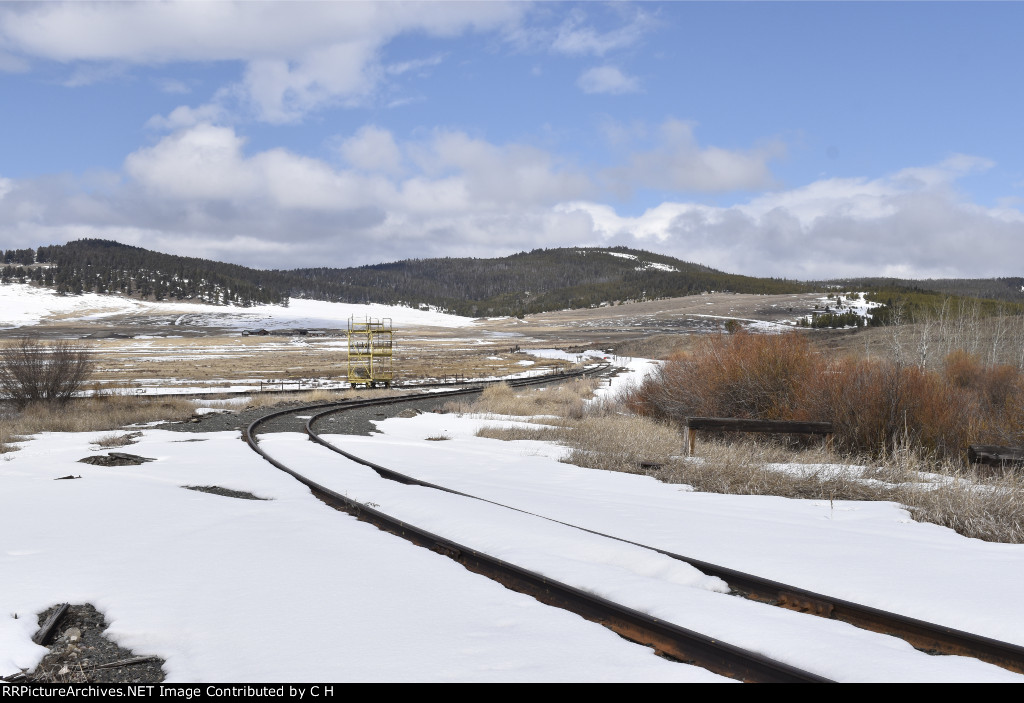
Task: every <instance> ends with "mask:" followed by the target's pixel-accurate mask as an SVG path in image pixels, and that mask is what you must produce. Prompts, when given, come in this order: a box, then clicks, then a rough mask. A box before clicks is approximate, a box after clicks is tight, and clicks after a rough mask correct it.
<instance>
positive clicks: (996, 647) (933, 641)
mask: <svg viewBox="0 0 1024 703" xmlns="http://www.w3.org/2000/svg"><path fill="white" fill-rule="evenodd" d="M474 392H475V391H474ZM346 409H347V408H335V409H331V410H327V411H325V412H322V413H319V414H317V415H314V416H313V417H311V418H309V419H308V420H307V421H306V428H305V429H306V433H307V434H308V435H309V437H310V439H312V440H313V441H314V442H317V443H318V444H320V445H322V446H324V447H326V448H328V449H330V450H331V451H334V452H337V453H338V454H340V455H342V456H344V457H346V458H347V459H349V460H351V461H354V462H356V463H358V464H362V465H363V466H366V467H368V468H370V469H372V470H373V471H375V472H376V473H377V474H378V475H379V476H381V478H385V479H388V480H391V481H396V482H398V483H402V484H405V485H411V486H420V487H423V488H432V489H434V490H439V491H444V492H446V493H451V494H454V495H458V496H461V497H465V498H471V499H473V500H479V501H482V502H485V503H490V504H492V505H496V506H499V507H502V508H506V509H509V510H514V511H516V512H519V513H523V514H526V515H530V516H532V517H537V518H541V519H543V520H547V521H550V522H553V523H557V524H559V525H563V526H566V527H570V528H573V529H576V530H580V531H583V532H587V533H590V534H593V535H597V536H600V537H605V538H608V539H612V540H616V541H618V542H623V543H626V544H630V545H633V546H637V547H641V548H644V549H649V550H651V551H653V552H657V553H659V554H662V555H664V556H667V557H670V558H672V559H675V560H678V561H681V562H684V563H686V564H689V565H691V566H693V567H695V568H696V569H698V570H700V571H701V572H703V573H705V574H707V575H709V576H717V577H718V578H721V579H722V580H723V581H725V582H726V583H727V584H729V587H730V588H731V589H732V590H733V591H734V592H735V593H736V594H738V595H742V596H744V597H747V598H750V599H752V600H757V601H761V602H764V603H769V604H771V605H777V606H779V607H783V608H787V609H790V610H795V611H798V612H802V613H809V614H811V615H817V616H819V617H823V618H826V619H831V620H839V621H841V622H845V623H848V624H851V625H854V626H856V627H859V628H861V629H864V630H870V631H872V632H878V633H881V634H886V635H891V636H894V637H898V638H900V639H902V640H904V641H906V642H908V643H909V644H910V645H911V646H913V647H915V648H916V649H919V650H922V651H925V652H928V653H938V654H947V655H957V656H968V657H973V658H975V659H980V660H981V661H985V662H988V663H990V664H994V665H996V666H1000V667H1002V668H1004V669H1008V670H1010V671H1014V672H1017V673H1024V647H1021V646H1019V645H1015V644H1011V643H1009V642H1003V641H1000V640H997V639H993V638H991V637H984V636H982V635H976V634H973V633H970V632H965V631H963V630H958V629H956V628H952V627H947V626H945V625H938V624H935V623H931V622H927V621H925V620H919V619H917V618H911V617H908V616H906V615H900V614H898V613H892V612H889V611H885V610H881V609H878V608H873V607H871V606H867V605H862V604H859V603H854V602H852V601H848V600H844V599H841V598H835V597H833V596H828V595H825V594H822V593H817V592H814V591H810V590H807V589H803V588H798V587H796V586H790V585H788V584H785V583H781V582H778V581H774V580H771V579H766V578H763V577H760V576H755V575H753V574H748V573H745V572H742V571H738V570H736V569H730V568H728V567H724V566H719V565H717V564H712V563H710V562H707V561H703V560H700V559H695V558H693V557H687V556H684V555H681V554H677V553H675V552H671V551H668V550H665V549H661V548H658V547H653V546H650V545H647V544H643V543H640V542H635V541H633V540H628V539H625V538H622V537H617V536H615V535H610V534H607V533H604V532H600V531H597V530H592V529H589V528H586V527H581V526H579V525H573V524H571V523H568V522H564V521H562V520H558V519H555V518H551V517H548V516H546V515H540V514H538V513H533V512H530V511H528V510H524V509H522V508H517V507H514V506H510V505H505V504H504V503H499V502H497V501H493V500H490V499H487V498H481V497H480V496H475V495H472V494H469V493H464V492H462V491H458V490H455V489H452V488H448V487H447V486H441V485H438V484H434V483H430V482H428V481H423V480H420V479H417V478H414V477H412V476H409V475H406V474H403V473H400V472H398V471H395V470H393V469H389V468H387V467H385V466H381V465H379V464H376V463H374V462H371V461H367V460H365V459H363V458H361V457H358V456H356V455H354V454H352V453H350V452H346V451H345V450H343V449H341V448H340V447H337V446H336V445H334V444H332V443H330V442H328V441H327V440H325V439H323V438H322V437H320V435H319V434H318V433H317V432H316V431H315V430H314V429H313V426H314V425H315V424H316V422H318V421H319V420H320V419H321V418H323V417H326V416H328V415H332V414H335V413H337V412H342V411H344V410H346Z"/></svg>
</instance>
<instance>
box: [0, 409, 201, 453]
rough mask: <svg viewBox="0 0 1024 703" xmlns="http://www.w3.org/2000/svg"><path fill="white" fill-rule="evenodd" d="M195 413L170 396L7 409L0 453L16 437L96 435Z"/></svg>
mask: <svg viewBox="0 0 1024 703" xmlns="http://www.w3.org/2000/svg"><path fill="white" fill-rule="evenodd" d="M194 411H195V404H194V403H192V402H191V401H189V400H187V399H184V398H178V397H173V396H165V397H162V398H146V397H138V396H127V395H125V396H121V395H108V396H100V397H92V398H81V399H75V400H73V401H71V402H69V403H67V404H66V405H62V406H56V405H53V404H46V403H36V404H32V405H29V406H28V407H27V408H25V409H24V410H22V411H20V412H17V413H15V412H12V411H10V410H9V409H8V410H6V412H5V414H4V415H3V416H2V418H0V452H3V451H10V450H11V448H12V447H11V446H10V445H9V442H11V441H15V439H14V438H15V437H19V436H21V437H24V436H26V435H32V434H37V433H39V432H98V431H103V430H117V429H120V428H123V427H125V426H128V425H136V424H142V423H147V422H157V421H168V422H176V421H181V420H186V419H188V418H189V417H191V416H192V414H193V412H194ZM115 446H116V445H115ZM4 447H6V449H5V448H4Z"/></svg>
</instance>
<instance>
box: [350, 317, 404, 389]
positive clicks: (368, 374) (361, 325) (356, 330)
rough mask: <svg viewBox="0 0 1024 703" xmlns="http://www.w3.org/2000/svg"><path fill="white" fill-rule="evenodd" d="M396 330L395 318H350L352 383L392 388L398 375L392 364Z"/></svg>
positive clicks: (370, 386)
mask: <svg viewBox="0 0 1024 703" xmlns="http://www.w3.org/2000/svg"><path fill="white" fill-rule="evenodd" d="M393 349H394V331H393V330H392V329H391V318H390V317H385V318H382V319H379V320H377V319H373V318H369V317H367V318H366V319H364V320H362V321H357V320H356V319H355V316H353V317H350V318H349V319H348V383H349V385H350V386H352V387H355V386H361V385H365V386H366V387H367V388H375V387H377V386H384V387H385V388H391V382H392V381H393V380H394V378H395V372H394V369H393V368H392V365H391V359H392V351H393Z"/></svg>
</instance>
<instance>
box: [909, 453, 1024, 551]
mask: <svg viewBox="0 0 1024 703" xmlns="http://www.w3.org/2000/svg"><path fill="white" fill-rule="evenodd" d="M901 502H902V503H904V504H905V505H906V506H907V508H908V509H909V510H910V513H911V514H912V515H913V516H914V519H916V520H920V521H922V522H933V523H935V524H937V525H943V526H945V527H949V528H951V529H953V530H956V531H957V532H958V533H960V534H961V535H964V536H965V537H974V538H976V539H981V540H985V541H987V542H1007V543H1011V544H1024V477H1022V476H1020V475H1016V474H1013V473H1007V474H1005V475H1003V476H997V477H983V476H978V475H977V474H975V473H974V472H971V471H963V470H961V471H958V472H956V473H953V474H950V475H949V476H948V478H947V480H946V481H945V482H943V483H942V484H941V485H939V486H935V487H930V486H921V485H911V486H908V487H907V489H905V490H904V494H903V496H902V498H901Z"/></svg>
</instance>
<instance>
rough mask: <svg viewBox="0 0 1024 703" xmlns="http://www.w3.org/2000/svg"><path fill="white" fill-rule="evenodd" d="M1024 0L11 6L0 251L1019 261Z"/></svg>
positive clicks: (264, 262) (947, 265)
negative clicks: (111, 245) (109, 244)
mask: <svg viewBox="0 0 1024 703" xmlns="http://www.w3.org/2000/svg"><path fill="white" fill-rule="evenodd" d="M1022 29H1024V4H1022V3H923V2H922V3H918V2H915V3H696V2H694V3H653V2H645V3H613V4H602V3H555V2H550V3H522V2H517V3H510V4H505V3H499V2H488V3H483V2H462V3H426V2H418V3H397V2H388V3H314V4H301V3H238V4H235V3H197V2H191V3H159V4H157V3H140V4H132V3H105V4H91V3H70V4H64V3H41V4H34V3H17V4H10V3H8V4H0V96H2V97H0V100H2V102H0V248H14V247H23V246H39V245H42V244H49V243H57V242H63V241H68V240H72V239H77V238H80V237H83V236H90V237H103V238H109V239H116V240H119V241H123V242H126V243H130V244H136V245H139V246H145V247H149V248H153V249H157V250H160V251H168V252H172V253H179V254H190V255H197V256H206V257H210V258H215V259H220V260H227V261H233V262H237V263H242V264H247V265H253V266H260V267H280V268H287V267H296V266H320V265H333V266H348V265H359V264H367V263H377V262H380V261H392V260H397V259H402V258H410V257H426V256H466V255H468V256H494V255H502V254H507V253H512V252H515V251H520V250H524V249H532V248H536V247H556V246H576V245H615V244H625V245H628V246H634V247H638V248H642V249H648V250H652V251H658V252H662V253H666V254H671V255H674V256H679V257H681V258H684V259H688V260H692V261H697V262H700V263H704V264H708V265H711V266H715V267H717V268H721V269H724V270H728V271H733V272H738V273H747V274H755V275H775V276H788V277H798V278H810V277H831V276H842V275H900V276H915V277H925V276H972V277H974V276H994V275H1021V273H1022V266H1021V263H1020V262H1021V261H1024V214H1022V211H1024V140H1022V139H1021V138H1020V135H1019V129H1020V127H1019V123H1020V115H1021V113H1022V110H1021V107H1022V98H1021V90H1020V87H1021V86H1020V78H1019V69H1020V67H1021V66H1024V49H1022V42H1020V41H1019V36H1020V34H1021V30H1022Z"/></svg>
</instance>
